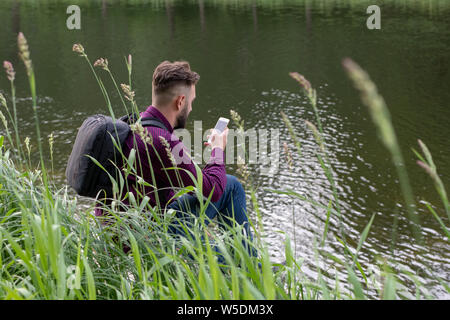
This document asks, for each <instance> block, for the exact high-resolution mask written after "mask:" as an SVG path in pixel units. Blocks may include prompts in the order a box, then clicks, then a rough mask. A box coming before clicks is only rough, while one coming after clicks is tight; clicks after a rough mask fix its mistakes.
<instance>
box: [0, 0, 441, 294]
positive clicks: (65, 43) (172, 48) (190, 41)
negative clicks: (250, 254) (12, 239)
mask: <svg viewBox="0 0 450 320" xmlns="http://www.w3.org/2000/svg"><path fill="white" fill-rule="evenodd" d="M49 3H50V4H49ZM79 3H80V6H81V8H82V12H83V17H82V25H83V27H82V30H80V31H73V32H69V31H67V30H66V29H65V28H60V27H55V23H59V22H62V23H63V22H64V21H65V18H66V14H65V4H64V3H62V4H61V3H59V4H57V3H54V2H51V1H41V2H40V5H37V4H33V3H32V2H27V1H12V0H11V1H9V0H8V1H2V2H1V3H0V20H1V21H6V22H7V23H6V24H5V27H2V30H1V31H0V41H1V44H2V46H0V59H3V60H11V61H12V62H13V64H14V65H15V66H16V71H17V78H18V79H17V94H18V97H19V100H18V110H19V111H20V112H19V115H18V117H19V125H20V131H21V134H22V137H23V139H24V138H25V136H30V137H31V138H32V142H34V139H35V134H34V132H35V129H34V125H33V124H34V119H33V117H32V110H31V103H30V98H29V97H28V87H27V83H26V79H24V70H23V68H22V67H21V64H20V63H19V61H18V58H17V54H16V46H15V37H16V34H17V32H18V31H23V32H24V33H25V34H26V35H27V38H28V40H29V43H30V46H31V54H32V58H33V62H34V65H35V69H36V76H37V86H38V94H39V98H38V106H39V107H38V108H39V115H40V120H41V123H42V124H43V125H42V136H43V137H44V140H46V137H48V135H50V133H52V132H53V135H54V139H55V145H54V155H53V157H54V159H55V163H54V167H55V171H56V172H55V174H56V181H57V183H58V185H60V186H61V185H63V184H64V170H65V164H66V161H67V158H68V156H69V154H70V151H71V147H72V143H73V140H74V137H75V135H76V132H77V129H78V127H79V126H80V124H81V123H82V121H83V120H84V119H85V118H86V117H87V116H89V115H91V114H94V113H107V110H106V108H105V106H104V101H103V100H102V99H103V97H102V95H101V92H100V90H99V89H98V87H97V85H96V83H95V80H94V79H93V77H92V74H91V73H90V70H89V68H88V66H87V65H86V64H85V63H84V61H82V59H80V58H79V57H77V56H76V55H75V54H73V53H72V52H71V48H72V44H73V43H77V42H81V43H82V44H83V45H84V47H85V48H86V50H87V53H88V55H89V56H90V58H91V60H94V59H96V58H98V57H107V58H108V60H109V64H110V67H111V69H112V71H113V72H114V74H115V75H116V76H117V79H118V82H127V81H128V79H127V75H126V68H125V65H124V56H126V55H128V54H129V53H131V54H132V55H133V63H134V75H133V83H134V87H135V90H136V95H137V101H138V104H139V105H140V106H142V108H144V107H145V106H146V105H148V104H149V103H150V101H151V90H150V79H151V74H152V72H153V69H154V67H155V66H156V65H157V64H158V63H159V62H161V61H162V60H166V59H167V60H177V59H186V60H188V61H189V62H190V63H191V66H192V68H193V69H194V70H195V71H197V72H198V73H199V74H200V75H201V80H200V82H199V84H198V86H197V99H196V102H195V104H194V106H193V111H192V113H191V115H190V119H189V120H190V122H189V125H190V129H192V126H193V121H194V120H202V121H203V127H204V128H206V127H212V126H213V125H214V123H215V122H216V120H217V118H218V117H219V116H225V117H228V116H229V110H230V109H234V110H236V111H237V112H238V113H239V114H240V115H241V116H242V118H243V119H244V120H245V126H246V129H249V128H261V129H271V128H279V130H280V133H281V135H280V145H281V146H282V145H283V142H286V143H287V144H288V146H289V148H290V150H291V153H292V155H293V157H294V166H293V167H292V168H289V167H288V164H287V162H286V160H285V154H284V153H283V152H281V154H280V169H279V171H278V173H277V174H276V175H274V176H265V175H262V174H260V168H259V167H257V166H255V165H250V168H251V170H252V171H251V172H252V177H253V178H254V181H253V182H254V183H255V185H258V186H259V187H258V189H257V192H258V194H257V195H258V200H259V203H260V209H261V211H262V219H263V226H264V236H265V240H266V241H267V243H268V244H269V249H270V252H271V254H272V256H273V260H274V261H282V260H284V252H283V249H282V248H283V247H284V246H283V243H284V241H285V238H286V236H289V238H290V239H291V240H293V249H295V252H296V256H297V257H298V258H303V265H302V269H303V271H304V272H305V273H306V274H307V275H309V276H312V277H315V276H316V275H317V263H316V260H315V256H314V255H315V251H314V245H315V243H316V244H317V245H319V244H320V242H321V237H322V234H323V231H324V226H325V220H326V215H327V212H326V210H325V209H320V208H318V207H317V206H314V205H311V204H310V203H307V202H305V201H301V200H299V199H294V198H292V197H289V196H287V195H278V194H274V193H273V192H271V191H268V189H275V190H287V189H292V190H294V191H295V192H297V193H299V194H301V195H302V196H304V197H307V198H309V199H311V200H314V201H316V202H318V203H320V204H321V205H323V206H327V205H328V203H329V201H330V200H332V199H334V198H333V194H332V192H331V187H330V184H329V182H328V180H327V178H326V176H325V174H324V172H323V170H322V168H321V166H320V163H319V161H318V159H317V157H316V153H317V151H318V146H317V144H316V142H315V140H314V138H313V134H312V132H311V131H310V130H309V129H308V128H307V126H306V125H305V122H304V120H308V121H311V122H313V123H315V116H314V113H313V110H312V108H311V107H310V105H309V104H308V102H307V100H306V98H305V97H304V96H303V95H302V94H301V92H300V90H299V88H298V85H297V84H296V83H295V82H294V81H293V80H292V79H291V78H290V77H289V76H288V73H289V72H291V71H298V72H300V73H302V74H304V75H305V76H306V77H307V78H308V79H309V80H310V81H311V83H312V84H313V86H314V87H315V88H316V89H317V92H318V97H319V101H318V108H319V114H320V117H321V120H322V124H323V127H324V131H325V143H326V148H327V150H328V154H329V159H330V163H331V164H332V167H333V171H334V176H333V177H334V179H335V181H336V185H337V194H338V197H339V200H340V201H339V204H340V209H341V213H342V226H340V220H339V218H338V217H337V216H335V215H332V216H331V217H330V230H329V232H328V237H327V241H326V242H325V244H324V246H323V250H324V251H326V252H329V253H332V254H334V255H336V256H337V257H339V258H341V259H342V258H343V257H344V256H343V249H342V246H341V245H340V243H339V242H338V241H337V240H336V238H335V237H336V236H339V237H340V236H341V235H342V234H344V235H345V238H346V240H347V242H348V244H349V245H350V246H351V247H353V248H356V247H357V245H358V242H359V239H360V236H361V232H362V231H363V229H364V227H365V226H366V224H367V223H368V222H369V220H370V218H371V216H372V214H375V220H374V223H373V225H372V228H371V232H370V234H369V237H368V239H367V240H366V242H365V244H364V246H363V248H362V249H361V252H360V254H359V261H360V262H361V264H362V265H363V266H365V267H367V268H368V270H370V269H373V270H376V266H377V265H380V263H382V262H383V259H390V260H391V263H392V264H393V266H394V267H396V268H404V269H406V270H408V271H411V272H413V273H415V274H416V275H417V276H418V277H419V279H422V280H423V281H425V282H427V283H428V285H427V287H428V288H429V290H430V291H431V292H433V293H434V294H435V295H436V296H438V297H440V298H449V296H448V294H446V293H445V292H444V290H443V289H442V287H441V286H440V285H439V284H437V283H435V282H434V280H432V279H433V278H434V275H436V274H437V275H439V276H440V277H441V278H442V279H443V280H444V281H446V282H447V283H448V281H449V280H450V270H449V265H450V263H449V262H450V248H449V245H448V241H447V240H445V238H444V237H443V235H442V232H441V230H440V228H439V225H438V224H437V223H436V222H435V221H434V219H433V218H432V217H431V216H430V215H429V214H428V213H427V211H426V208H425V205H424V202H423V201H429V202H431V203H433V205H434V206H435V209H436V210H437V211H438V212H443V211H442V206H441V204H440V200H439V197H438V195H437V194H436V192H435V190H434V189H433V185H432V183H431V181H430V179H429V178H428V177H427V176H426V174H425V173H423V172H422V170H421V169H420V168H417V167H416V165H415V156H414V154H413V153H412V152H411V151H410V148H411V147H414V148H415V149H418V147H417V139H418V138H421V139H422V140H423V141H424V142H425V143H426V144H427V145H428V147H429V148H430V150H431V152H432V153H433V156H434V160H435V163H436V165H437V167H438V172H439V174H440V176H441V179H442V180H443V182H444V183H446V184H447V187H448V186H449V185H450V183H449V181H450V166H449V164H448V158H449V157H450V150H449V148H448V136H449V134H450V131H449V130H450V127H449V126H448V121H449V119H450V109H449V108H448V107H447V105H448V101H449V100H450V92H449V91H448V83H449V81H450V72H449V70H450V55H449V54H448V53H449V51H450V41H449V35H450V28H449V27H450V21H449V19H448V17H449V16H450V15H449V12H450V8H449V7H450V6H449V5H448V3H447V2H446V1H439V0H436V1H426V3H427V4H428V5H427V6H425V5H424V2H423V1H412V2H411V5H410V6H399V5H397V4H396V3H395V1H386V4H385V5H384V6H383V7H382V17H383V18H382V19H383V23H382V30H381V31H379V32H374V31H368V30H367V29H366V28H365V27H364V26H365V18H366V16H365V8H364V1H362V2H358V3H355V2H353V1H350V2H348V3H347V4H346V2H345V1H336V2H332V1H330V2H327V5H325V4H324V3H322V2H320V1H319V2H312V1H304V2H302V1H300V2H296V1H262V0H261V1H244V2H237V1H231V2H230V1H228V2H227V1H208V0H204V1H189V2H185V1H184V2H181V1H138V2H137V3H134V4H131V3H130V2H128V5H127V4H125V2H124V3H122V4H119V3H115V4H114V5H112V4H111V2H108V1H85V2H83V1H80V2H79ZM411 17H413V18H411ZM56 21H57V22H56ZM37 26H38V27H37ZM346 56H351V57H352V58H354V59H355V60H356V61H357V62H358V63H359V64H361V65H362V66H363V67H364V68H365V69H367V70H368V72H369V73H370V75H371V77H372V79H373V80H374V81H375V82H376V83H377V85H378V87H379V89H380V92H381V93H382V95H383V96H384V98H385V99H386V102H387V104H388V106H389V107H390V111H391V113H392V118H393V122H394V125H395V128H396V131H397V134H398V136H399V140H400V142H401V144H402V149H403V151H404V156H405V160H406V162H407V163H406V166H407V169H408V171H409V173H410V176H411V177H412V179H411V180H412V187H413V189H414V191H415V194H416V199H417V202H418V203H419V211H420V218H421V220H422V225H423V228H422V233H423V236H424V239H425V246H426V248H423V247H421V246H419V245H418V244H416V243H415V241H414V239H413V238H412V236H411V232H410V230H409V227H408V224H409V222H408V219H407V217H406V215H405V210H404V208H403V201H402V197H401V195H400V192H399V187H398V181H397V178H396V174H395V169H394V167H393V166H392V165H391V163H390V157H389V155H388V154H387V152H386V150H385V149H384V148H383V147H382V146H381V144H380V142H379V140H378V138H377V136H376V133H375V128H374V126H373V124H372V123H371V121H370V119H369V116H368V113H367V111H366V109H365V108H364V107H363V106H362V105H361V103H360V100H359V97H358V95H357V92H356V91H355V90H354V89H353V88H352V86H351V83H350V82H349V81H348V80H347V79H346V77H345V74H344V72H343V71H342V68H341V66H340V61H341V59H342V58H343V57H346ZM100 76H101V77H102V79H104V82H105V85H106V86H107V90H108V91H109V92H110V93H111V99H112V101H113V104H114V105H115V106H116V107H115V112H116V114H121V113H122V112H123V111H122V110H121V108H120V106H121V104H120V99H119V96H118V94H117V92H116V91H115V90H114V87H113V86H112V84H111V83H110V82H109V81H108V78H107V76H106V75H105V74H102V73H101V72H100ZM7 88H9V83H8V82H7V80H6V79H5V77H3V76H2V77H0V92H2V93H4V94H5V95H6V96H8V92H7ZM281 111H283V112H284V113H285V114H286V115H287V116H288V117H289V119H290V120H291V122H292V123H293V125H294V127H295V129H296V133H297V135H298V137H299V139H300V141H301V157H300V156H299V155H298V154H297V153H296V150H295V146H294V144H293V143H292V141H291V140H290V138H289V134H288V130H287V128H286V127H285V125H284V124H283V122H282V119H281V116H280V112H281ZM34 146H36V143H35V142H34ZM44 148H47V150H48V143H44ZM36 149H37V148H36V147H33V151H36ZM33 153H35V152H33ZM37 159H38V157H36V160H37ZM227 169H228V170H229V172H231V173H233V172H235V170H236V167H235V166H229V167H228V168H227ZM80 205H81V206H83V207H89V203H88V202H86V201H83V200H82V201H81V204H80ZM253 218H254V219H256V217H253ZM446 222H447V224H448V221H446ZM341 228H342V229H341ZM394 228H395V230H396V232H393V230H394ZM319 265H320V266H321V267H326V266H325V265H324V264H322V263H320V264H319ZM330 266H333V267H330ZM322 273H323V274H325V275H326V276H327V279H328V281H330V283H331V284H333V283H334V281H335V276H336V274H337V275H338V276H339V279H340V280H342V279H345V276H346V272H345V270H342V268H339V266H338V265H337V264H333V263H332V262H331V261H329V264H328V267H326V268H325V269H324V270H322ZM433 274H434V275H433ZM407 285H408V286H409V287H410V288H412V289H411V290H413V288H414V285H413V284H411V283H407ZM372 294H373V295H374V296H376V295H377V293H376V292H373V293H372Z"/></svg>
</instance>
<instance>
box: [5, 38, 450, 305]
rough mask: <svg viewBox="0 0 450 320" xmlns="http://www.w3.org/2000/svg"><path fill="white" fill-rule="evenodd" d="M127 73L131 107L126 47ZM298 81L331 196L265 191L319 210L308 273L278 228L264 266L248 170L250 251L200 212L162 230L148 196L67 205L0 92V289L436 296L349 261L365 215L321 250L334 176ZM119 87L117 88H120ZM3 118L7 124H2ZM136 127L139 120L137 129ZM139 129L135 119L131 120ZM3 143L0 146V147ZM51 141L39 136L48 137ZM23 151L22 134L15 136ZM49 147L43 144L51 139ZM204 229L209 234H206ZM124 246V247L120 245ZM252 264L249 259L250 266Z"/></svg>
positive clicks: (362, 78)
mask: <svg viewBox="0 0 450 320" xmlns="http://www.w3.org/2000/svg"><path fill="white" fill-rule="evenodd" d="M74 51H75V52H77V53H79V54H80V55H81V56H82V57H83V58H85V60H86V61H87V62H88V63H89V66H90V67H92V72H93V74H94V75H95V79H96V80H97V82H98V84H99V86H100V88H101V91H102V93H103V96H104V98H105V102H106V105H107V108H108V110H109V111H110V113H111V115H112V116H114V115H113V114H112V108H111V103H110V99H109V96H108V92H107V91H106V89H105V86H104V85H103V82H102V80H101V77H100V76H98V75H97V72H96V70H95V69H94V66H97V67H100V68H102V69H103V70H104V71H106V72H107V73H108V75H109V76H110V77H109V78H110V79H111V81H113V83H114V85H115V89H116V90H117V91H119V86H117V84H116V81H115V80H114V77H113V75H112V73H111V72H110V71H109V69H108V64H107V61H106V60H97V62H96V63H95V64H91V62H90V60H89V58H88V56H87V54H86V53H85V51H84V48H83V47H82V46H81V45H75V46H74ZM19 53H20V56H21V58H22V61H23V62H24V64H25V66H26V70H27V75H28V79H29V83H30V89H31V96H32V101H33V110H34V111H35V119H36V130H37V134H38V136H39V132H40V131H39V120H38V113H37V110H36V105H35V101H36V90H35V83H34V72H33V66H32V62H31V55H30V52H29V50H28V46H27V43H26V40H25V37H23V35H22V34H20V35H19ZM126 64H127V68H128V72H129V75H130V76H129V78H128V81H129V83H128V84H122V85H121V88H122V90H123V92H124V93H125V98H126V99H127V101H125V100H122V102H123V104H124V107H125V108H126V109H127V103H129V104H130V108H131V109H132V110H135V109H137V106H136V103H135V101H134V92H133V91H132V83H131V72H132V61H131V57H129V58H128V59H126ZM5 67H8V68H7V69H6V71H7V76H8V79H9V80H10V81H11V88H12V90H13V91H12V95H11V97H12V103H13V106H14V103H15V102H14V79H15V73H14V70H13V68H12V65H11V66H10V65H8V66H6V65H5ZM344 67H345V69H346V70H347V71H348V74H349V76H350V78H351V79H352V80H353V82H354V83H355V86H356V87H357V89H358V90H359V91H360V92H361V94H362V99H363V102H364V103H365V104H366V105H367V106H368V107H369V109H370V110H371V115H372V116H373V120H374V122H375V124H376V125H377V128H378V130H379V134H380V137H381V138H382V142H383V143H384V144H385V145H386V147H387V148H388V150H389V151H390V152H391V154H392V159H393V161H394V164H396V165H398V161H399V159H400V158H399V157H401V152H400V149H399V147H398V143H397V141H396V138H395V132H394V130H393V127H392V124H391V122H390V119H389V113H388V110H387V108H386V106H385V104H384V102H383V99H382V97H381V96H380V95H379V94H378V92H377V90H376V87H375V85H374V84H373V83H372V82H371V80H370V79H369V77H368V75H367V74H366V73H365V72H364V71H363V70H362V69H361V68H360V67H359V66H357V65H356V64H355V63H354V62H352V61H351V60H346V61H345V62H344ZM291 76H292V77H293V78H294V79H295V80H297V81H298V82H299V84H300V85H301V87H302V88H303V90H304V92H305V94H306V96H307V97H308V98H309V100H310V102H311V105H312V107H313V109H314V111H315V114H316V124H313V123H310V122H309V123H308V127H309V128H310V129H311V130H312V132H313V134H314V137H315V139H316V141H317V143H318V146H319V149H318V152H317V158H318V159H319V162H320V164H321V166H322V168H323V170H324V172H325V174H326V176H327V178H328V179H329V182H330V186H331V190H330V192H332V194H333V201H330V203H328V205H324V204H320V203H316V202H314V201H312V200H311V199H308V198H305V197H304V196H302V195H301V194H298V193H296V192H295V190H272V191H273V194H274V196H276V195H277V194H280V193H283V194H288V195H290V196H292V197H295V198H297V199H300V200H302V201H307V202H310V203H312V204H313V205H315V206H316V207H317V208H318V210H319V209H325V210H326V211H327V221H326V224H325V228H324V231H323V234H318V235H317V243H319V242H321V244H320V245H318V244H316V243H314V244H312V245H314V246H315V248H316V251H317V272H318V277H317V279H310V278H309V277H307V276H306V275H305V274H304V273H303V272H302V264H301V259H296V255H295V252H294V250H293V249H292V247H291V242H290V239H289V237H288V236H286V242H285V257H286V263H285V264H283V265H276V267H277V268H276V269H274V268H273V267H274V265H273V264H272V263H271V261H270V255H269V253H268V248H267V246H266V245H265V243H264V242H263V239H262V238H261V233H262V228H263V224H262V221H261V214H260V212H259V207H258V199H257V197H256V192H255V187H254V186H252V184H251V182H249V181H247V191H248V193H249V195H250V198H251V201H252V204H253V205H252V210H253V211H254V212H252V213H251V214H250V215H251V216H252V217H256V218H257V221H256V223H253V229H254V232H255V239H256V240H255V246H256V247H257V249H258V251H259V257H258V259H255V258H252V257H251V256H250V255H249V253H248V251H247V250H246V248H245V247H244V246H243V244H242V243H243V241H242V240H243V239H242V237H243V235H242V232H241V230H240V228H234V229H228V230H225V231H223V232H215V231H216V230H214V232H211V230H210V227H206V226H205V224H204V222H203V221H204V219H197V220H196V223H194V224H193V225H185V228H186V229H188V230H189V234H190V235H191V236H190V237H189V238H177V237H175V236H172V235H170V234H168V232H167V229H168V227H169V225H170V223H171V222H172V221H173V219H174V214H173V213H174V212H173V211H171V210H166V209H165V208H161V207H159V206H156V207H151V206H150V205H149V204H148V198H147V200H146V199H145V197H144V198H143V200H142V201H133V199H132V198H130V203H131V204H130V206H129V207H128V208H127V209H126V210H125V211H119V210H117V209H115V207H114V206H113V208H110V207H104V210H105V211H107V212H108V213H109V216H108V218H103V219H100V218H98V217H94V216H93V214H92V208H88V209H82V208H80V207H79V206H77V198H72V197H70V196H69V194H68V191H67V188H62V189H57V188H56V187H55V186H54V185H53V184H52V181H51V175H49V173H48V171H47V169H46V166H45V165H44V161H43V159H44V156H43V155H44V150H43V149H44V148H43V146H42V147H40V148H39V151H40V159H41V161H40V165H39V169H36V168H34V167H33V165H32V162H31V160H30V152H29V151H28V157H27V154H26V153H25V152H24V148H23V146H22V144H21V143H19V141H21V140H20V134H19V132H18V127H17V123H16V121H14V119H15V114H16V110H15V108H13V112H12V113H11V112H10V111H9V106H8V104H7V101H6V99H4V98H3V96H0V103H1V104H2V107H1V108H2V110H7V114H8V115H9V120H7V119H6V117H5V116H4V115H3V112H1V113H0V117H1V120H2V122H3V125H4V127H5V134H6V138H7V141H5V139H4V137H3V136H1V137H0V203H1V206H0V299H366V298H380V299H396V298H417V299H428V298H435V297H433V296H431V295H430V294H429V293H427V290H426V289H425V288H424V286H423V284H421V283H420V281H419V280H418V279H417V278H416V277H415V275H414V274H411V273H408V272H406V271H402V270H401V269H400V268H395V269H394V268H392V267H391V266H390V264H389V261H384V262H380V272H379V273H369V272H368V270H365V269H364V268H363V266H362V265H361V264H360V263H359V261H358V253H359V252H360V250H361V248H362V247H363V246H364V242H365V240H366V239H367V237H369V236H370V228H371V225H372V224H373V223H376V218H375V216H372V218H371V219H370V221H369V222H368V224H367V226H366V228H365V229H364V230H363V232H362V233H361V237H360V241H359V243H358V245H357V247H356V248H352V247H350V245H349V244H348V243H347V241H346V238H345V233H344V232H343V230H342V229H340V234H339V235H334V236H335V238H336V241H338V242H340V243H341V244H342V246H343V248H344V253H345V259H340V258H338V257H336V256H334V255H333V254H330V253H327V252H324V251H322V250H321V248H322V246H323V243H324V241H328V239H329V238H330V237H329V233H330V232H329V229H328V223H329V219H330V216H331V215H333V216H335V217H336V218H337V219H338V221H341V220H342V216H341V214H340V207H339V195H338V193H337V192H336V189H335V184H334V180H333V168H332V166H331V164H330V162H329V160H328V157H327V150H326V148H325V144H324V143H323V131H322V124H321V122H320V118H319V116H318V113H317V106H316V98H317V96H316V92H315V90H314V89H313V88H312V86H311V84H310V83H309V82H308V81H307V80H306V79H305V78H304V77H303V76H301V75H300V74H298V73H291ZM119 94H121V93H120V92H119ZM232 116H233V118H234V119H235V122H236V123H237V125H238V127H240V129H242V130H243V125H244V123H243V121H242V119H240V117H239V115H238V114H236V113H235V112H233V113H232ZM283 118H284V119H285V122H286V125H287V126H288V128H289V129H290V133H291V138H292V139H293V140H294V144H295V146H296V148H297V150H296V151H297V152H298V153H299V154H301V144H300V142H299V141H298V139H297V138H296V134H295V131H294V129H293V127H292V125H291V124H290V122H289V120H288V118H287V117H286V116H285V115H283ZM8 123H12V126H13V127H12V128H13V130H14V131H13V132H11V131H10V127H8ZM138 129H139V128H138ZM138 132H139V130H138ZM6 142H7V143H8V144H9V146H8V147H7V146H6ZM419 144H420V148H421V151H422V154H421V153H419V152H417V151H416V154H417V156H418V157H419V162H418V163H419V165H420V166H421V167H423V168H424V169H425V170H426V171H427V172H428V173H429V175H430V176H431V178H432V180H433V183H434V185H435V187H436V189H437V192H438V193H439V195H440V196H441V198H442V202H443V208H444V211H445V212H446V214H447V215H448V217H449V219H450V207H449V201H448V197H447V193H446V190H445V188H444V185H443V183H442V181H441V180H440V179H439V176H438V175H437V173H436V167H435V165H434V163H433V159H432V156H431V154H430V153H429V151H428V149H427V148H426V146H425V144H423V143H422V142H419ZM51 145H52V143H50V146H51ZM25 148H26V150H30V149H29V139H28V140H27V139H26V143H25ZM50 154H52V151H51V148H50ZM125 160H126V170H125V173H126V174H127V173H130V172H132V171H133V170H134V165H133V164H134V159H133V158H132V156H131V155H130V157H129V158H127V159H125ZM397 169H398V173H399V176H400V181H401V184H402V190H403V195H404V198H405V202H406V203H407V204H410V215H411V223H412V225H413V228H419V227H420V225H419V224H418V221H417V220H416V219H415V216H414V215H415V211H414V205H413V204H412V203H410V202H411V197H410V194H409V193H410V191H409V187H408V183H409V182H408V179H407V178H406V177H407V174H406V171H405V169H404V168H403V167H398V168H397ZM240 172H241V173H243V177H244V178H245V177H247V178H248V176H249V175H248V173H246V168H245V167H243V168H241V171H240ZM198 178H199V179H198V180H197V181H196V184H195V186H191V187H186V188H182V189H180V190H179V191H178V193H177V194H178V195H181V194H183V193H186V192H195V193H196V194H197V195H199V199H203V197H202V196H201V194H202V192H201V174H200V171H199V172H198ZM114 183H115V190H116V197H115V198H116V199H119V198H121V197H122V196H123V195H126V196H128V197H131V196H130V195H129V193H128V192H127V189H126V185H125V183H124V181H123V180H122V179H120V180H118V181H114ZM208 202H209V199H205V201H201V208H202V210H201V213H200V217H201V218H204V209H205V207H206V205H207V204H208ZM428 208H429V209H430V212H431V213H432V214H433V216H434V217H435V218H436V219H437V221H438V222H439V224H440V225H441V227H442V229H443V232H444V234H445V235H446V236H447V238H448V237H449V235H450V232H449V228H448V226H446V225H445V222H444V221H445V219H443V218H442V217H441V213H440V212H437V211H436V210H435V209H433V208H432V207H431V205H429V206H428ZM205 239H208V241H205ZM212 244H214V245H215V246H217V247H218V248H219V249H220V251H221V253H222V254H223V256H224V258H225V260H226V262H227V264H226V265H221V264H219V263H218V260H217V256H216V253H215V251H214V249H213V246H212ZM124 246H127V247H128V248H130V250H129V251H128V252H127V253H125V251H124V250H123V248H124ZM259 264H260V265H259ZM337 267H340V268H344V269H345V270H347V278H346V279H339V278H338V277H337V276H336V281H335V284H334V285H331V284H330V283H327V282H326V281H325V280H324V277H323V274H324V272H326V271H327V270H329V269H334V268H337ZM401 277H403V278H407V279H408V280H410V281H411V282H412V283H414V284H415V292H408V290H407V289H406V287H405V286H404V284H403V280H401V279H400V278H401ZM436 279H437V280H438V281H440V283H441V284H442V286H443V287H444V288H445V290H447V292H450V288H449V286H448V284H446V283H445V281H444V280H441V279H440V278H439V277H438V276H437V275H436Z"/></svg>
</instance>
